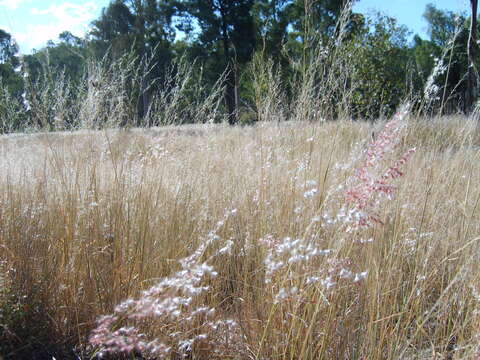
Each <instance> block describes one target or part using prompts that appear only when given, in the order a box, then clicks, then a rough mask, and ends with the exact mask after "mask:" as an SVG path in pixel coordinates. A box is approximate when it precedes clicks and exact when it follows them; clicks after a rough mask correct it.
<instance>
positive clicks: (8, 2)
mask: <svg viewBox="0 0 480 360" xmlns="http://www.w3.org/2000/svg"><path fill="white" fill-rule="evenodd" d="M28 1H29V0H0V7H6V8H7V9H8V10H16V9H17V8H18V6H19V5H20V4H22V3H25V2H28Z"/></svg>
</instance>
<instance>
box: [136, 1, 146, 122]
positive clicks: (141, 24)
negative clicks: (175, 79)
mask: <svg viewBox="0 0 480 360" xmlns="http://www.w3.org/2000/svg"><path fill="white" fill-rule="evenodd" d="M135 13H136V15H137V19H136V23H135V25H136V28H137V37H136V39H137V44H136V47H137V55H138V58H139V65H140V66H141V67H145V62H146V59H145V55H146V53H145V11H144V5H143V3H142V0H135ZM147 71H148V69H146V68H144V69H143V74H142V75H141V76H142V78H141V81H140V93H139V102H138V105H137V113H138V119H137V126H139V125H140V124H141V120H142V119H143V118H144V117H145V116H146V115H147V112H148V107H149V101H148V94H147V90H146V88H147V79H146V78H145V76H146V73H147Z"/></svg>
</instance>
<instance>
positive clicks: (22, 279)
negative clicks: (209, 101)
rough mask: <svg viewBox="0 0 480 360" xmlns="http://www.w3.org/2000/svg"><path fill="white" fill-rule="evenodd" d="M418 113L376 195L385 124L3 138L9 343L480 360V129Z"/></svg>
mask: <svg viewBox="0 0 480 360" xmlns="http://www.w3.org/2000/svg"><path fill="white" fill-rule="evenodd" d="M402 121H404V123H403V125H402V127H401V128H400V127H399V128H398V129H399V130H398V132H395V133H392V132H391V133H390V135H391V136H390V140H391V143H389V144H390V145H391V146H390V145H389V146H386V147H384V149H385V152H383V153H380V156H379V157H378V158H376V159H375V162H376V165H375V166H376V167H375V169H376V170H375V171H377V170H379V171H380V172H379V173H378V174H380V175H382V171H383V170H388V169H389V168H392V167H396V166H399V167H401V173H399V174H397V175H398V176H392V177H389V178H388V184H385V185H388V186H389V187H388V189H389V190H388V191H383V190H379V188H376V189H374V190H372V191H370V192H368V196H369V197H368V198H367V201H368V202H369V205H368V208H362V207H361V206H360V208H359V207H358V203H355V200H352V199H351V198H350V200H349V197H348V196H347V194H348V191H349V189H350V190H351V189H352V188H356V189H357V190H358V189H359V188H358V186H359V184H360V185H362V181H361V180H359V170H358V169H361V168H362V166H364V165H365V156H367V155H366V154H367V152H368V151H369V149H370V150H371V149H372V147H374V148H375V147H376V148H377V149H378V148H379V147H380V143H379V141H380V140H381V139H379V136H382V135H381V134H382V131H387V132H388V127H387V130H382V129H384V125H385V124H384V123H381V124H369V123H364V122H351V121H337V122H324V123H308V122H284V123H276V122H275V123H274V122H272V123H268V122H261V123H258V124H257V125H256V126H252V127H245V128H240V127H236V128H229V127H225V126H223V125H201V126H195V125H194V126H186V127H166V128H153V129H144V130H140V129H129V130H105V131H87V130H82V131H77V132H72V133H43V134H35V135H11V136H4V137H2V138H0V149H1V157H0V169H1V177H0V249H1V250H0V261H1V263H0V265H1V275H0V279H1V281H0V286H2V289H1V292H0V293H1V295H0V355H1V356H3V357H4V358H6V359H22V358H23V359H27V358H28V359H34V358H37V359H47V358H48V359H50V358H52V356H55V357H56V358H57V359H59V358H74V356H79V357H81V358H93V357H96V356H100V355H102V354H104V355H107V356H120V357H121V356H122V355H124V356H127V358H133V357H135V356H140V355H141V353H143V356H145V357H147V356H148V355H149V354H153V355H152V356H153V357H155V356H156V357H157V358H171V359H176V358H179V357H180V356H185V357H187V358H192V359H215V358H218V359H228V358H230V359H478V357H479V356H480V337H479V336H480V270H479V267H478V262H479V260H480V251H479V246H480V245H479V244H480V221H479V220H480V209H479V200H480V187H479V184H480V148H479V146H480V133H479V132H478V130H477V127H476V122H475V120H474V119H467V118H463V117H451V118H439V119H434V120H422V119H414V118H411V119H408V120H402ZM369 144H370V145H369ZM382 146H383V145H382ZM412 147H416V152H415V153H414V154H411V157H410V158H408V159H405V161H400V162H398V161H399V159H402V156H403V154H405V152H406V151H407V150H408V149H411V148H412ZM392 164H393V165H392ZM382 169H383V170H382ZM372 171H374V168H369V169H368V171H367V172H369V173H371V174H373V173H372ZM378 174H377V175H378ZM400 175H402V176H400ZM359 181H360V182H359ZM382 189H384V190H385V188H382ZM350 194H351V192H350ZM362 211H364V213H362ZM365 214H366V215H371V214H375V219H374V220H375V221H368V224H365V223H361V222H358V221H357V220H359V219H362V216H365ZM369 219H370V220H371V219H373V217H372V218H369ZM377 220H378V221H377ZM145 291H146V292H145ZM127 299H130V301H127V302H125V300H127ZM119 304H120V306H118V305H119ZM108 314H112V315H111V316H110V317H103V318H102V317H101V316H103V315H108ZM155 339H156V340H157V341H156V342H155V341H154V340H155ZM155 354H156V355H155Z"/></svg>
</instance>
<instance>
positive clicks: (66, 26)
mask: <svg viewBox="0 0 480 360" xmlns="http://www.w3.org/2000/svg"><path fill="white" fill-rule="evenodd" d="M0 1H1V0H0ZM17 1H18V0H17ZM96 10H97V5H96V4H95V3H94V2H93V1H90V2H87V3H84V4H81V5H79V4H74V3H70V2H64V3H62V4H59V5H51V6H50V7H49V8H47V9H38V8H32V9H31V14H32V15H33V16H35V17H37V19H38V20H37V21H36V24H28V25H26V27H24V28H23V29H22V31H21V32H18V31H17V32H15V33H14V37H15V38H16V39H17V41H18V42H19V43H20V44H21V45H22V50H26V51H30V50H31V49H34V48H36V49H39V48H41V47H43V46H45V44H46V43H47V41H48V40H56V39H57V38H58V35H60V33H62V32H63V31H70V32H71V33H72V34H74V35H76V36H84V35H85V33H86V31H87V30H88V26H89V24H90V22H91V21H92V20H94V19H95V16H96Z"/></svg>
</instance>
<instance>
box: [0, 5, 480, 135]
mask: <svg viewBox="0 0 480 360" xmlns="http://www.w3.org/2000/svg"><path fill="white" fill-rule="evenodd" d="M472 4H473V1H472ZM351 5H352V3H351V2H350V1H348V0H322V1H314V0H202V1H200V0H113V1H111V2H110V3H109V4H108V6H107V7H105V8H104V9H103V10H102V12H101V14H100V16H99V17H98V18H97V19H96V20H94V21H93V22H92V24H91V30H90V31H89V32H88V33H87V34H86V35H85V37H83V38H80V37H77V36H74V35H73V34H71V33H69V32H63V33H62V34H60V35H59V38H58V39H56V40H54V41H49V42H48V44H47V45H46V46H45V47H44V48H42V49H38V50H35V51H33V53H32V54H28V55H20V54H19V50H18V46H17V44H16V43H15V41H14V39H13V38H12V36H11V35H10V34H8V33H7V32H5V31H3V30H0V76H1V90H0V118H1V117H2V116H3V119H2V123H5V122H8V123H9V126H8V129H10V130H15V129H17V128H21V127H22V124H23V123H25V122H30V123H33V124H35V122H37V123H38V124H37V125H39V126H50V127H52V126H53V123H54V122H55V121H56V120H55V116H57V117H58V115H51V116H50V115H49V114H48V112H50V111H53V112H54V109H49V108H48V107H45V106H44V107H43V108H42V109H41V110H42V111H39V110H38V108H40V107H39V105H38V104H40V103H41V101H43V100H42V99H43V98H47V97H48V96H50V97H52V96H57V97H58V93H59V92H60V93H61V94H62V97H63V98H64V101H65V102H67V103H68V102H69V101H71V102H72V104H73V102H74V101H75V99H79V98H81V97H82V96H84V97H85V96H87V95H86V94H87V93H88V92H89V91H94V90H95V88H96V87H98V86H99V84H98V82H99V81H102V80H101V79H99V77H98V76H94V72H95V71H97V72H98V71H99V70H98V68H96V67H95V64H102V66H104V67H107V68H109V69H110V71H119V72H121V73H122V74H124V76H122V77H121V79H119V80H118V81H120V82H122V83H123V87H122V89H123V90H122V94H117V95H122V96H125V97H126V98H128V99H129V100H128V106H126V107H125V109H127V110H128V111H127V110H125V111H127V113H128V114H126V115H125V116H127V117H130V118H131V119H135V120H134V122H135V123H134V125H141V124H142V119H145V118H146V117H147V116H148V114H149V113H150V112H151V111H153V110H154V104H155V100H154V99H156V98H158V96H159V94H161V96H164V97H165V96H166V97H168V96H171V95H169V94H170V93H169V86H170V87H172V86H173V85H172V81H171V78H172V76H175V75H176V74H178V73H179V72H180V70H181V65H179V64H180V63H181V62H183V63H184V64H188V67H189V76H190V77H191V79H190V81H193V82H197V83H198V84H196V85H195V86H197V87H196V89H199V88H201V91H195V92H193V91H190V92H191V94H190V95H188V94H187V95H185V99H186V100H185V101H190V100H192V98H193V97H199V96H205V97H206V96H208V94H209V92H211V91H213V89H214V88H215V87H218V86H220V87H221V101H220V102H219V103H218V106H219V107H220V108H221V113H222V114H224V115H225V119H226V120H227V121H228V122H229V123H230V124H236V123H249V122H254V121H256V120H261V117H262V116H261V114H260V112H261V111H260V109H259V101H260V100H259V97H261V96H263V95H262V94H265V93H269V94H270V95H269V96H275V94H277V95H278V96H280V94H281V96H282V99H283V101H284V106H285V108H287V109H288V108H291V106H293V105H292V102H294V101H296V102H297V105H298V101H299V100H298V99H299V97H298V93H299V92H301V91H302V89H305V84H309V88H308V91H307V92H306V93H305V96H307V97H310V98H313V99H316V102H315V106H310V107H314V108H315V109H313V110H312V109H305V111H308V116H307V119H308V118H309V119H314V118H316V117H321V118H326V119H329V118H336V117H339V116H349V117H351V118H367V119H375V118H378V117H381V116H389V115H391V114H392V112H394V111H395V109H396V107H397V106H398V105H399V104H400V103H401V102H403V101H405V100H407V99H408V100H411V101H413V103H414V104H415V107H416V109H418V111H419V112H422V113H423V114H427V115H428V114H438V113H441V114H446V113H453V112H463V113H468V112H470V111H472V109H473V108H474V106H475V101H476V92H474V91H473V90H472V89H476V78H477V73H476V70H475V69H476V68H477V67H476V66H477V60H476V59H475V57H474V55H475V47H476V35H475V34H476V32H474V31H472V27H474V28H475V29H476V27H477V26H478V25H477V23H476V19H475V17H474V21H471V20H472V19H471V17H468V16H467V14H454V13H453V12H450V11H446V10H441V9H437V8H436V7H435V6H433V5H427V7H426V9H425V12H424V14H423V17H424V19H425V20H426V22H427V25H428V35H429V38H428V39H422V38H421V37H420V36H418V35H415V36H414V37H413V40H411V34H410V32H409V30H408V29H407V28H406V27H405V26H402V25H399V24H398V23H397V21H396V19H395V18H392V17H389V16H386V15H383V14H380V13H378V14H373V15H365V14H360V13H356V12H354V11H353V10H352V7H351ZM472 6H473V5H472ZM472 33H473V37H474V39H473V41H472ZM114 64H115V66H116V67H115V66H114ZM126 68H128V69H129V70H128V71H125V69H126ZM115 69H116V70H115ZM184 70H185V69H184ZM122 71H123V72H122ZM262 74H263V75H262ZM262 76H263V77H262ZM103 81H105V78H103ZM272 82H275V84H276V86H277V87H278V88H277V89H276V90H275V91H277V93H275V92H274V93H272V91H270V90H271V86H272ZM66 84H68V89H67V85H66ZM219 84H220V85H219ZM103 85H104V84H103ZM192 87H194V85H193V84H190V85H188V86H185V87H184V88H185V91H186V92H188V91H189V89H190V88H192ZM268 89H270V90H268ZM269 91H270V92H269ZM123 93H124V94H123ZM55 94H57V95H55ZM272 94H273V95H272ZM188 96H190V100H188ZM12 99H17V101H16V102H12ZM12 104H16V105H12ZM312 104H313V103H310V105H312ZM37 105H38V106H37ZM12 106H16V107H19V108H18V109H13V110H12V108H11V107H12ZM35 106H37V108H35ZM180 106H181V105H180ZM289 106H290V107H289ZM20 108H21V109H20ZM65 108H67V107H66V106H65ZM152 109H153V110H152ZM14 110H18V111H16V112H15V111H14ZM20 110H21V111H20ZM38 112H41V113H45V114H43V115H42V116H43V117H42V119H46V120H41V121H40V120H34V118H35V117H36V116H37V117H38ZM13 113H18V114H21V115H19V116H18V117H17V118H15V119H12V118H8V119H7V118H6V116H7V114H9V116H10V117H11V116H12V114H13ZM184 115H185V116H183V118H182V119H180V120H179V122H184V123H185V122H192V121H193V120H192V119H193V116H189V115H188V114H187V113H184ZM74 116H75V114H72V115H71V119H70V120H68V121H69V122H71V123H73V122H74V120H72V119H73V118H74ZM67 117H68V116H67ZM27 118H28V119H27ZM32 119H33V120H32ZM214 120H215V119H214ZM125 122H128V120H125ZM150 125H158V124H157V123H155V122H151V123H150ZM4 128H7V127H5V126H4ZM4 131H5V130H4Z"/></svg>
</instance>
